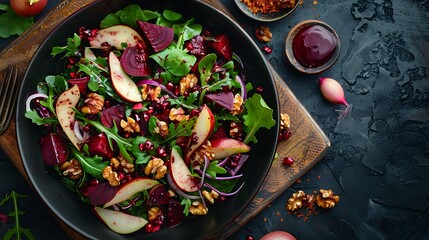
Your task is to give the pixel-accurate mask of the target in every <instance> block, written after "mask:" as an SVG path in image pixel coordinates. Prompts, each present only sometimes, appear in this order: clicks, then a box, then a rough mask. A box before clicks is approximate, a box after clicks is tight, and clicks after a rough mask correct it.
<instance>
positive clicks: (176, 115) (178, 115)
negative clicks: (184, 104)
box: [168, 107, 189, 122]
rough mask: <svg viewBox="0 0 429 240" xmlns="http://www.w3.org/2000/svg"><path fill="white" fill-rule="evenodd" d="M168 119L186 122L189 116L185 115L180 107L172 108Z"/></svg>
mask: <svg viewBox="0 0 429 240" xmlns="http://www.w3.org/2000/svg"><path fill="white" fill-rule="evenodd" d="M168 118H170V120H171V121H178V122H180V121H182V120H185V121H188V120H189V115H186V114H185V110H183V109H182V108H181V107H179V108H172V109H171V110H170V114H169V115H168Z"/></svg>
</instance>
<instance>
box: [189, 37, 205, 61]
mask: <svg viewBox="0 0 429 240" xmlns="http://www.w3.org/2000/svg"><path fill="white" fill-rule="evenodd" d="M185 46H186V49H187V50H188V52H189V53H190V54H192V55H194V56H196V57H203V56H205V55H207V52H206V46H205V40H204V38H203V37H202V36H201V35H197V36H195V37H193V38H192V39H191V40H188V41H187V42H186V44H185Z"/></svg>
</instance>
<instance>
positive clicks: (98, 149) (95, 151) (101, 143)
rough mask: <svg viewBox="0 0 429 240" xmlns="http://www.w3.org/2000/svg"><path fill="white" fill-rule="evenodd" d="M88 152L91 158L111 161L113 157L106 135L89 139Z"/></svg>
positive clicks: (98, 135)
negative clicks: (95, 157)
mask: <svg viewBox="0 0 429 240" xmlns="http://www.w3.org/2000/svg"><path fill="white" fill-rule="evenodd" d="M86 143H87V144H88V151H89V154H90V155H91V156H95V155H97V156H99V157H102V158H104V159H111V158H113V157H114V156H115V154H114V152H113V150H112V148H110V145H109V141H108V139H107V135H106V133H104V132H103V133H99V134H96V135H93V136H91V137H89V139H88V141H87V142H86Z"/></svg>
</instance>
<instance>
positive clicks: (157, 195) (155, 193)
mask: <svg viewBox="0 0 429 240" xmlns="http://www.w3.org/2000/svg"><path fill="white" fill-rule="evenodd" d="M169 200H170V196H169V195H168V191H167V189H166V188H165V185H164V184H158V185H156V186H155V187H153V188H152V189H151V190H150V191H149V198H148V199H147V205H148V206H149V207H151V206H160V205H164V204H168V202H169Z"/></svg>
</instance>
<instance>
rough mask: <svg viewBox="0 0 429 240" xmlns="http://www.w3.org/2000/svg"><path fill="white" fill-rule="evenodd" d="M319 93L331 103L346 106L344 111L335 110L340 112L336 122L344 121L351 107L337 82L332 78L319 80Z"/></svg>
mask: <svg viewBox="0 0 429 240" xmlns="http://www.w3.org/2000/svg"><path fill="white" fill-rule="evenodd" d="M319 85H320V91H321V92H322V95H323V97H324V98H325V99H326V100H328V101H329V102H331V103H334V104H341V105H344V106H346V109H344V110H336V111H339V112H341V114H340V116H339V117H338V120H342V119H344V118H345V117H346V116H347V115H349V114H350V112H351V111H352V105H350V104H349V103H348V102H347V100H346V98H345V95H344V90H343V87H342V86H341V84H340V83H339V82H337V81H336V80H335V79H332V78H319Z"/></svg>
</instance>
